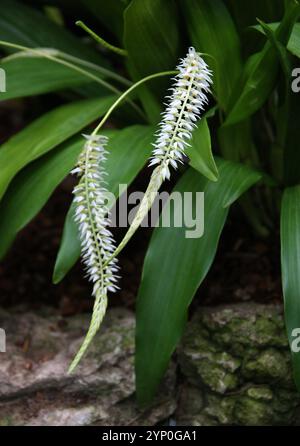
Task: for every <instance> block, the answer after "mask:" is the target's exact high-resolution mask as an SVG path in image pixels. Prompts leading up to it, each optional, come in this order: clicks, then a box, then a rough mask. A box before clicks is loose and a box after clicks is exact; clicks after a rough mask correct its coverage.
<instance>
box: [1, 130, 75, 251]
mask: <svg viewBox="0 0 300 446" xmlns="http://www.w3.org/2000/svg"><path fill="white" fill-rule="evenodd" d="M82 146H83V138H79V139H78V138H76V139H72V140H70V141H67V142H66V143H64V144H62V145H60V146H59V147H57V148H56V149H54V150H52V151H51V152H49V153H48V154H46V155H45V156H42V157H41V158H39V159H38V160H36V161H34V162H32V163H30V164H29V165H28V166H27V167H25V168H24V169H23V170H22V171H21V172H20V173H19V174H18V175H17V176H16V177H15V179H14V180H13V181H12V182H11V184H10V186H9V187H8V190H7V192H6V194H5V196H4V198H3V200H2V202H1V203H0V257H3V256H4V255H5V253H6V251H7V249H8V248H9V246H10V245H11V243H12V241H13V240H14V238H15V236H16V234H17V233H18V232H19V231H20V230H21V229H22V228H24V226H26V225H27V223H28V222H29V221H30V220H31V219H32V218H33V217H34V216H35V215H36V214H37V213H38V212H39V211H40V209H41V208H42V207H43V206H44V204H45V203H46V202H47V200H48V198H49V197H50V195H51V194H52V192H53V191H54V189H55V188H56V187H57V185H58V184H59V183H60V182H61V181H62V180H63V179H64V177H65V176H66V175H67V174H68V173H69V172H70V170H71V169H72V167H73V166H74V164H75V162H76V159H77V157H78V155H79V153H80V150H81V149H82Z"/></svg>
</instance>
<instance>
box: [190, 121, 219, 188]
mask: <svg viewBox="0 0 300 446" xmlns="http://www.w3.org/2000/svg"><path fill="white" fill-rule="evenodd" d="M186 154H187V156H188V157H189V158H190V165H191V166H192V167H193V168H194V169H196V170H198V171H199V172H200V173H202V175H204V176H205V177H206V178H208V179H209V180H211V181H217V179H218V169H217V166H216V163H215V160H214V157H213V154H212V151H211V140H210V132H209V127H208V124H207V120H206V119H205V118H202V119H201V121H200V122H199V124H198V127H197V128H196V129H195V130H194V132H193V138H192V141H191V147H189V148H188V149H186Z"/></svg>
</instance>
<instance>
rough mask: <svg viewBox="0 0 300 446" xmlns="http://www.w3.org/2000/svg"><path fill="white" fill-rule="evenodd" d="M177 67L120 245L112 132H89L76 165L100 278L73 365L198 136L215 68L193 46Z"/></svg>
mask: <svg viewBox="0 0 300 446" xmlns="http://www.w3.org/2000/svg"><path fill="white" fill-rule="evenodd" d="M177 70H178V71H179V73H178V74H177V75H176V76H175V78H174V86H173V87H172V88H171V91H172V94H171V96H169V97H168V99H169V103H168V105H167V108H166V111H165V112H164V113H163V119H162V122H161V123H160V130H159V132H158V135H157V140H156V142H155V143H154V147H155V148H154V150H153V155H152V157H151V159H150V163H149V165H150V166H152V165H155V166H156V167H155V169H154V171H153V173H152V175H151V179H150V182H149V185H148V188H147V190H146V192H145V195H144V198H143V200H142V202H141V204H140V207H139V209H138V212H137V214H136V216H135V218H134V219H133V221H132V223H131V225H130V227H129V229H128V231H127V233H126V235H125V237H124V239H123V240H122V241H121V243H120V244H119V246H118V247H117V248H116V247H115V243H114V240H113V237H112V234H111V232H110V231H109V229H108V226H109V219H108V217H107V214H108V211H109V209H108V207H107V205H105V201H106V193H107V190H106V188H105V175H106V172H105V168H104V163H105V160H106V155H107V154H108V153H107V151H106V150H105V145H106V144H107V138H106V137H104V136H101V135H97V134H95V132H94V133H93V134H92V135H88V136H86V139H87V141H86V143H85V146H84V149H83V151H82V153H81V154H80V156H79V159H78V163H77V166H76V168H75V169H74V170H73V171H72V172H73V173H76V174H77V175H78V176H79V177H80V181H79V184H78V185H77V186H76V187H75V189H74V195H75V198H74V203H75V206H76V211H75V220H76V222H77V224H78V227H79V235H80V240H81V247H82V258H83V261H84V263H85V265H86V270H87V274H88V276H89V278H90V280H91V281H92V282H93V284H94V287H93V295H94V297H95V304H94V310H93V315H92V320H91V324H90V328H89V330H88V333H87V335H86V337H85V339H84V341H83V344H82V346H81V347H80V350H79V351H78V353H77V355H76V357H75V359H74V360H73V362H72V364H71V367H70V371H71V370H73V369H74V368H75V367H76V365H77V364H78V362H79V361H80V359H81V357H82V355H83V354H84V352H85V351H86V349H87V347H88V346H89V344H90V342H91V340H92V339H93V337H94V336H95V334H96V332H97V330H98V328H99V326H100V324H101V322H102V319H103V317H104V314H105V311H106V306H107V293H108V291H113V292H114V291H116V290H117V286H116V281H117V277H116V273H117V271H118V267H117V265H116V262H117V261H116V255H117V254H118V253H119V252H120V251H121V249H122V248H123V247H124V246H125V245H126V244H127V242H128V241H129V240H130V238H131V237H132V235H133V234H134V232H135V231H136V230H137V228H138V227H139V225H140V223H141V222H142V220H143V219H144V217H145V216H146V214H147V212H148V210H149V209H150V207H151V206H152V203H153V200H154V197H155V195H156V193H157V192H158V190H159V188H160V186H161V184H162V182H163V181H164V180H165V179H169V178H170V169H169V167H170V166H172V167H173V168H175V169H176V168H177V163H178V162H181V163H182V162H183V161H184V157H185V147H187V146H188V145H189V143H188V140H190V139H191V137H192V131H193V129H194V128H195V127H196V121H197V120H198V119H199V116H200V113H201V111H202V110H203V108H204V105H205V104H206V103H207V101H208V100H207V93H208V92H209V91H210V90H209V88H210V84H211V82H212V81H211V72H210V70H209V69H208V67H207V65H206V63H205V62H204V60H203V59H202V57H201V56H200V54H199V53H197V52H196V51H195V49H194V48H192V47H191V48H189V51H188V54H187V56H186V57H185V58H184V59H182V60H181V62H180V64H179V65H178V67H177ZM131 90H132V88H131V89H130V91H131ZM105 118H107V116H106V117H105ZM104 121H105V119H104V120H103V122H104ZM100 126H101V124H100ZM98 129H99V126H98V127H97V130H98ZM97 130H96V132H97Z"/></svg>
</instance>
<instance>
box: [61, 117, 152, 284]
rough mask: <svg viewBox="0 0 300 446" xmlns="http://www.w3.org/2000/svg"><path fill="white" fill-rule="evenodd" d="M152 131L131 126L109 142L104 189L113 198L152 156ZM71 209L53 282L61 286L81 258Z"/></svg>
mask: <svg viewBox="0 0 300 446" xmlns="http://www.w3.org/2000/svg"><path fill="white" fill-rule="evenodd" d="M153 133H154V128H153V127H148V126H138V125H136V126H131V127H127V128H125V129H124V130H119V131H116V132H115V134H114V135H113V136H112V137H111V138H110V139H109V143H108V151H109V156H108V158H107V162H106V169H107V172H108V174H109V175H108V177H107V181H108V185H107V188H108V190H109V191H110V192H112V193H113V194H114V195H115V197H116V198H118V196H119V185H120V184H126V185H129V184H130V183H131V182H132V181H133V180H134V178H135V177H136V175H137V174H138V173H139V171H140V170H141V168H142V167H143V166H144V164H145V162H146V160H147V159H148V158H149V156H150V153H151V142H152V139H153ZM73 212H74V210H73V207H72V206H71V207H70V210H69V212H68V215H67V218H66V221H65V225H64V230H63V236H62V242H61V246H60V249H59V252H58V255H57V259H56V263H55V267H54V273H53V282H54V283H58V282H60V281H61V280H62V279H63V278H64V277H65V275H66V274H67V273H68V271H69V270H70V269H71V268H72V267H73V265H74V264H75V263H76V262H77V260H78V257H79V255H80V243H79V239H78V236H77V235H76V234H77V227H76V224H75V222H74V219H73Z"/></svg>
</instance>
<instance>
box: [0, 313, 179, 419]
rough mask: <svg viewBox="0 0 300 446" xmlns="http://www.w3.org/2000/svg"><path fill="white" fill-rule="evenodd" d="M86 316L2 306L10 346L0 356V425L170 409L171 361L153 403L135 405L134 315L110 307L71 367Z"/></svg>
mask: <svg viewBox="0 0 300 446" xmlns="http://www.w3.org/2000/svg"><path fill="white" fill-rule="evenodd" d="M89 318H90V316H89V315H88V314H86V315H77V316H73V317H70V318H66V319H64V318H61V317H59V316H58V314H57V312H55V311H54V310H50V309H47V308H43V309H42V310H41V311H39V312H38V313H31V312H24V309H22V308H20V310H19V311H18V310H10V312H9V313H8V312H5V311H3V310H0V327H3V328H4V329H5V330H6V336H7V349H6V350H7V352H6V353H1V354H0V355H1V356H0V358H1V361H0V426H10V425H13V426H18V425H43V426H48V425H63V426H66V425H83V426H85V425H91V424H96V425H128V424H139V423H140V424H145V425H153V424H156V423H158V422H162V421H163V420H165V419H166V418H167V417H168V416H170V415H171V414H172V413H173V412H174V410H175V390H174V383H175V373H174V371H175V370H174V366H172V367H171V368H170V370H169V373H168V375H167V377H166V380H165V381H164V383H163V389H164V390H163V392H160V393H159V395H158V397H157V398H156V400H155V401H154V403H153V405H152V406H151V409H149V410H147V411H143V410H139V409H138V407H137V405H136V402H135V398H134V391H135V384H134V366H133V362H134V361H133V359H134V325H135V322H134V315H133V314H132V313H131V312H129V311H127V310H125V309H123V308H120V309H117V308H116V309H112V310H109V311H108V314H107V316H106V318H105V322H104V324H103V326H102V327H101V330H100V332H99V334H98V335H97V336H96V338H95V340H94V342H93V344H92V346H91V348H90V349H89V351H88V353H87V355H86V356H85V357H84V359H83V360H82V362H81V364H80V365H79V367H78V368H77V369H76V371H75V373H74V374H72V375H68V374H67V370H68V366H69V364H70V362H71V359H72V358H73V357H74V354H75V353H76V352H77V349H78V347H79V346H80V344H81V342H82V339H83V336H84V334H85V332H86V330H87V327H88V324H89Z"/></svg>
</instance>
